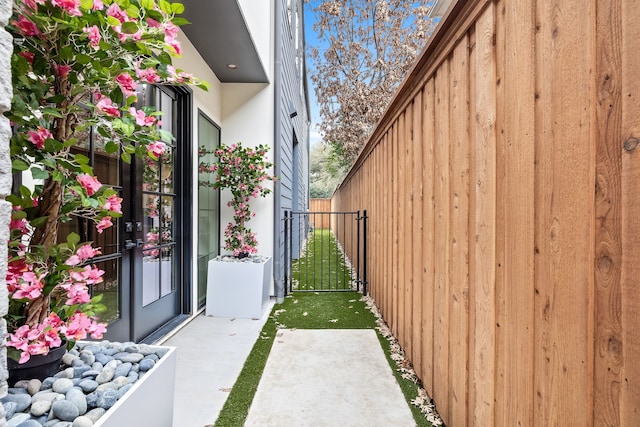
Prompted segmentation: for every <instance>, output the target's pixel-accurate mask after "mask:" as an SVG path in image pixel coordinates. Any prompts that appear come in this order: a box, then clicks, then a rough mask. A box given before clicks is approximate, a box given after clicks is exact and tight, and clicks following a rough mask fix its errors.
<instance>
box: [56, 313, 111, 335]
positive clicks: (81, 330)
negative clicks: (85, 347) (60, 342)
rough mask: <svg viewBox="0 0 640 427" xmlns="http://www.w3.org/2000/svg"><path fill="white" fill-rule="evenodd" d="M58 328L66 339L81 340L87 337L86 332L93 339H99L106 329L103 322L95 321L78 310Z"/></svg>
mask: <svg viewBox="0 0 640 427" xmlns="http://www.w3.org/2000/svg"><path fill="white" fill-rule="evenodd" d="M60 330H61V332H62V333H63V334H64V335H65V336H66V337H67V338H68V339H72V340H81V339H84V338H86V337H87V333H90V334H91V337H92V338H94V339H100V338H102V334H103V333H104V332H105V331H106V330H107V329H106V325H105V324H104V323H96V322H94V321H93V320H91V319H90V318H89V316H87V315H86V314H84V313H82V312H80V311H78V312H76V313H75V314H74V315H73V316H71V317H70V318H69V322H68V323H67V324H66V325H64V326H62V327H61V328H60Z"/></svg>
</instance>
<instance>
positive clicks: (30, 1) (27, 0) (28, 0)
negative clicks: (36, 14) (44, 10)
mask: <svg viewBox="0 0 640 427" xmlns="http://www.w3.org/2000/svg"><path fill="white" fill-rule="evenodd" d="M24 4H25V6H27V7H28V8H29V9H33V10H37V9H38V5H37V4H36V2H35V0H24Z"/></svg>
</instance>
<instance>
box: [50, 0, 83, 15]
mask: <svg viewBox="0 0 640 427" xmlns="http://www.w3.org/2000/svg"><path fill="white" fill-rule="evenodd" d="M51 4H52V5H54V6H56V7H60V8H62V9H64V10H65V11H66V12H67V13H68V14H69V15H71V16H82V12H80V9H79V7H80V0H51Z"/></svg>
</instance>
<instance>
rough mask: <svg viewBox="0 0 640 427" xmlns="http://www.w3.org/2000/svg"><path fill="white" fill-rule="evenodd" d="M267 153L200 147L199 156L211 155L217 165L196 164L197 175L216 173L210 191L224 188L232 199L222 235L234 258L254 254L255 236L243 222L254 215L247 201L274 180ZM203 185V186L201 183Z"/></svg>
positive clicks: (264, 191) (263, 193) (258, 149)
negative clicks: (231, 212) (230, 216)
mask: <svg viewBox="0 0 640 427" xmlns="http://www.w3.org/2000/svg"><path fill="white" fill-rule="evenodd" d="M267 151H269V147H268V146H266V145H258V146H257V147H253V148H251V147H243V146H242V143H238V144H231V145H229V146H225V145H221V146H220V147H219V148H218V149H216V150H213V151H210V150H206V149H205V147H201V148H200V157H202V156H203V155H205V154H209V153H213V154H214V155H215V156H216V157H217V158H218V163H217V164H213V165H211V164H208V163H206V162H201V163H200V172H212V173H216V178H215V182H214V183H213V185H212V186H213V188H214V189H218V188H228V189H229V190H230V191H231V195H232V198H231V200H230V201H229V202H228V203H227V206H229V207H230V208H231V209H233V221H234V222H230V223H229V224H228V225H227V228H226V229H225V232H224V237H225V239H224V241H225V249H226V250H228V251H230V252H232V253H233V255H235V256H236V257H243V256H247V255H250V254H255V253H257V252H258V241H257V240H256V235H255V233H254V232H252V231H251V229H250V228H247V227H246V225H245V224H246V223H247V222H248V221H249V220H251V218H252V217H254V216H255V213H252V212H251V209H250V206H249V202H250V200H251V199H252V198H256V197H266V196H267V194H269V193H270V192H271V190H270V189H269V188H267V187H265V186H264V185H263V183H264V182H265V181H270V180H273V179H275V177H274V176H272V175H270V174H269V172H268V169H269V168H270V167H272V166H273V163H270V162H268V161H267V160H266V157H265V154H266V152H267ZM205 185H206V184H205Z"/></svg>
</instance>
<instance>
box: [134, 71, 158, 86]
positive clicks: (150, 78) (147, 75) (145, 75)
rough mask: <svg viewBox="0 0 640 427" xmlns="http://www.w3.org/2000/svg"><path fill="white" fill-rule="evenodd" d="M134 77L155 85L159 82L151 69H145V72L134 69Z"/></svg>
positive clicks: (156, 74)
mask: <svg viewBox="0 0 640 427" xmlns="http://www.w3.org/2000/svg"><path fill="white" fill-rule="evenodd" d="M136 75H137V76H138V78H139V79H141V80H143V81H145V82H147V83H155V82H157V81H159V80H160V76H158V73H156V70H154V69H153V68H147V69H146V70H141V69H136Z"/></svg>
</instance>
